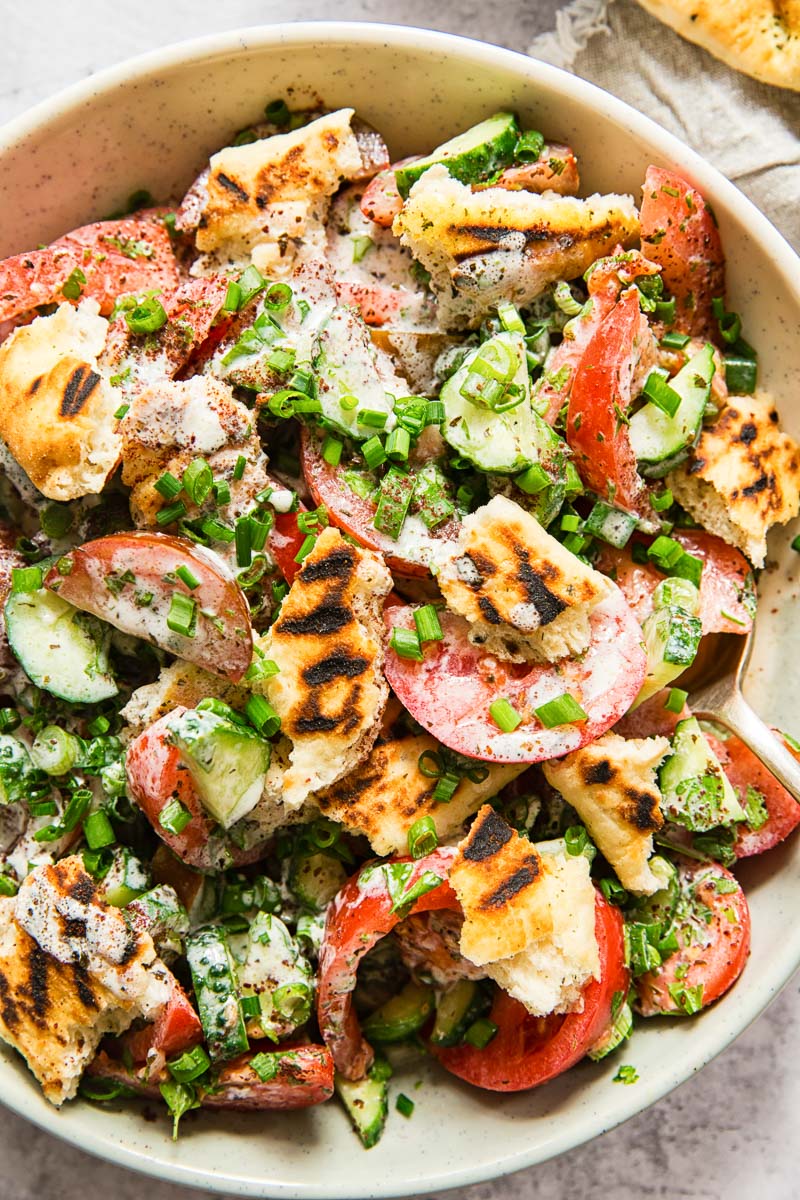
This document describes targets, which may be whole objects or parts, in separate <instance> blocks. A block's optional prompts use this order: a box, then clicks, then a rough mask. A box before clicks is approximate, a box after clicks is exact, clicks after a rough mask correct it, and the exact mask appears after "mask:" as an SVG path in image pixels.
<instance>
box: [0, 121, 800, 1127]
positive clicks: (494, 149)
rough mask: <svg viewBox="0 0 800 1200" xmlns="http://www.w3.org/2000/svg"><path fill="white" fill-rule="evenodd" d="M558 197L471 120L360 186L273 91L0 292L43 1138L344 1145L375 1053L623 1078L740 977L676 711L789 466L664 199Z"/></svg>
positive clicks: (11, 847) (742, 752) (716, 850)
mask: <svg viewBox="0 0 800 1200" xmlns="http://www.w3.org/2000/svg"><path fill="white" fill-rule="evenodd" d="M556 132H557V131H556ZM580 191H581V185H580V162H579V161H578V159H577V157H576V155H575V153H574V152H573V150H572V149H571V147H570V146H568V145H564V144H561V143H559V142H558V141H557V140H555V139H554V138H551V136H550V135H549V133H548V134H547V135H545V134H542V133H540V132H539V131H537V130H533V129H527V128H523V127H521V125H520V123H519V121H518V119H517V117H516V115H515V114H514V113H513V112H496V113H494V114H489V115H487V117H486V119H485V120H483V121H482V122H480V123H479V124H478V125H477V126H475V127H473V128H471V129H468V130H466V131H464V132H461V133H459V134H458V135H457V136H455V137H454V138H452V139H451V140H450V141H447V142H445V143H444V144H443V145H440V146H438V147H436V148H434V149H432V150H430V151H429V152H427V153H425V154H424V155H421V156H418V157H414V158H409V159H405V160H402V161H400V162H395V163H392V162H390V160H389V154H388V151H387V149H386V146H385V144H384V142H383V139H382V137H381V135H380V132H379V131H377V130H375V129H373V128H371V127H370V126H369V125H367V124H366V123H365V122H363V121H362V120H360V119H359V117H358V116H357V115H356V113H355V112H354V110H353V109H352V108H341V109H337V110H333V111H327V110H325V109H321V108H320V109H309V110H299V111H291V110H290V108H289V107H288V105H287V104H286V102H285V101H284V100H278V101H275V102H272V103H270V104H269V105H268V106H267V108H266V111H265V120H264V122H263V123H261V124H257V125H255V126H253V127H252V128H247V129H243V130H240V131H239V132H238V133H237V134H236V135H235V136H234V137H233V139H232V140H231V143H230V144H229V145H226V146H224V147H223V148H222V149H220V150H219V151H218V152H217V153H216V154H214V155H213V156H212V157H211V159H210V162H209V164H208V167H207V169H206V170H205V171H203V173H202V174H201V175H200V176H199V177H198V179H197V180H196V181H195V183H194V184H193V185H192V187H191V188H190V189H189V191H188V193H187V194H186V195H185V196H184V197H183V199H182V200H181V201H180V203H177V204H163V205H159V204H156V203H155V202H154V201H153V199H152V197H150V196H148V195H146V194H137V195H136V196H134V197H132V198H131V203H130V206H129V208H130V211H128V212H126V213H119V214H114V215H111V216H109V217H108V218H106V219H104V220H100V221H97V222H95V223H93V224H91V225H87V226H84V227H82V228H80V229H77V230H73V231H72V232H69V233H66V234H64V236H63V237H61V238H59V239H58V240H56V241H55V242H53V243H52V244H50V245H47V246H41V247H39V248H38V249H35V250H31V251H30V252H28V253H23V254H19V255H17V256H15V257H13V258H10V259H7V260H6V261H5V262H3V263H0V333H2V343H1V344H0V439H1V440H0V462H1V463H2V468H3V472H2V479H0V504H2V515H3V525H2V530H1V531H0V533H1V536H2V558H1V561H0V587H2V592H3V596H2V602H3V625H4V639H3V644H2V647H1V648H0V652H1V653H2V663H0V667H2V672H3V677H2V704H1V705H0V1037H2V1039H3V1040H4V1041H5V1042H7V1043H8V1044H9V1045H10V1046H12V1047H14V1048H15V1049H16V1050H17V1051H19V1053H20V1054H21V1055H22V1056H23V1057H24V1059H25V1060H26V1061H27V1064H28V1066H29V1068H30V1070H31V1072H32V1074H33V1075H34V1076H35V1078H36V1079H37V1080H38V1082H39V1084H40V1085H41V1087H42V1089H43V1092H44V1094H45V1096H46V1097H47V1099H48V1100H50V1101H52V1103H53V1104H54V1105H61V1104H63V1103H65V1102H67V1101H70V1100H72V1099H73V1098H74V1097H75V1096H77V1095H80V1096H82V1097H84V1098H85V1099H87V1100H90V1101H93V1102H96V1103H106V1102H109V1101H117V1100H119V1099H120V1098H125V1097H128V1096H146V1097H150V1098H154V1099H156V1100H160V1101H163V1104H164V1109H165V1112H166V1111H167V1110H169V1112H170V1113H171V1114H172V1119H173V1123H174V1129H175V1132H176V1134H177V1131H178V1128H179V1123H180V1121H181V1119H182V1117H183V1116H184V1115H185V1114H186V1113H187V1112H188V1111H190V1110H192V1109H194V1108H198V1107H207V1108H212V1109H213V1108H217V1109H221V1108H227V1109H255V1110H286V1109H297V1108H304V1107H309V1106H312V1105H317V1104H321V1103H325V1102H327V1101H329V1100H331V1099H333V1098H334V1097H335V1098H337V1099H338V1100H339V1101H340V1102H341V1103H342V1104H343V1106H344V1107H345V1108H346V1110H347V1112H348V1113H349V1115H350V1118H351V1120H352V1123H353V1126H354V1129H355V1131H356V1133H357V1134H358V1135H359V1137H360V1138H361V1141H362V1142H363V1144H364V1145H365V1146H366V1147H370V1146H373V1145H374V1144H375V1143H376V1142H377V1140H378V1139H379V1137H380V1136H381V1134H382V1132H383V1129H384V1125H385V1122H386V1118H387V1110H388V1080H389V1078H390V1076H391V1073H392V1062H393V1060H395V1061H396V1060H397V1059H398V1056H400V1057H401V1058H405V1060H406V1061H407V1058H408V1056H409V1055H411V1056H413V1055H427V1056H431V1057H432V1058H433V1059H434V1060H436V1062H437V1064H438V1066H439V1068H440V1069H441V1070H442V1071H443V1072H449V1073H450V1074H451V1075H453V1076H455V1077H457V1078H458V1079H460V1080H463V1081H465V1082H466V1083H468V1084H471V1085H473V1086H474V1087H476V1088H481V1089H486V1090H489V1091H500V1092H519V1091H525V1090H527V1089H530V1088H534V1087H538V1086H541V1085H545V1084H546V1083H547V1082H548V1081H549V1080H551V1079H553V1078H554V1077H555V1076H557V1075H559V1074H561V1073H562V1072H564V1071H566V1070H568V1069H569V1068H570V1067H572V1066H573V1065H574V1064H575V1063H577V1062H578V1061H579V1060H583V1059H585V1058H586V1057H587V1056H588V1058H589V1059H591V1060H595V1061H596V1062H600V1061H602V1060H606V1059H607V1058H608V1056H612V1055H613V1056H614V1057H613V1059H611V1060H610V1061H611V1062H612V1064H613V1063H615V1064H616V1065H615V1067H614V1069H615V1070H616V1071H617V1074H618V1075H619V1077H620V1079H621V1080H622V1081H623V1082H624V1081H625V1080H626V1077H627V1076H628V1075H629V1074H630V1072H631V1071H632V1070H633V1069H632V1068H631V1067H629V1066H627V1065H626V1064H625V1063H624V1061H623V1059H624V1050H622V1049H621V1048H622V1047H624V1045H625V1044H626V1043H627V1040H628V1038H630V1037H631V1036H633V1037H635V1036H636V1026H637V1024H639V1023H640V1022H642V1021H650V1020H652V1019H658V1018H659V1017H662V1016H664V1015H667V1016H671V1017H681V1018H689V1017H693V1016H695V1015H696V1014H698V1013H700V1012H701V1011H702V1010H703V1009H704V1008H705V1007H707V1006H708V1005H710V1004H712V1003H714V1002H716V1001H717V1000H719V998H720V997H722V996H723V994H724V993H725V992H726V991H727V990H728V989H729V988H730V987H731V986H732V985H733V984H734V983H735V981H736V980H737V978H738V977H739V975H740V973H741V971H742V970H743V969H744V968H745V965H746V960H747V956H748V952H749V946H750V918H749V911H748V905H747V899H746V896H745V894H744V891H743V889H742V886H741V885H740V883H739V882H738V880H737V877H736V864H737V862H738V861H739V860H740V859H742V858H745V857H748V856H751V855H754V854H759V853H762V852H765V851H768V850H769V849H771V848H772V847H774V846H775V845H777V844H778V843H779V842H780V841H782V840H783V839H784V838H786V837H787V836H788V835H789V834H790V833H791V831H792V830H793V829H794V828H795V826H796V825H797V824H798V823H800V807H798V806H797V805H796V803H795V801H794V800H793V799H792V797H791V796H790V795H789V793H788V792H786V791H785V790H784V789H783V788H782V786H781V785H780V784H779V783H778V781H777V780H776V779H774V778H773V777H772V776H771V775H770V774H769V773H768V772H767V771H766V770H765V768H764V767H763V766H762V765H761V763H760V762H759V761H758V760H757V759H756V758H755V757H754V756H753V754H752V753H751V752H750V751H749V750H748V749H747V748H746V747H745V746H744V745H743V743H742V742H740V741H739V740H738V739H737V738H736V737H734V736H729V735H728V734H726V733H725V731H724V730H722V729H719V728H716V727H714V726H712V725H709V724H708V723H706V722H701V721H699V720H698V719H697V717H695V716H694V715H693V714H692V713H691V711H690V710H689V709H688V707H687V705H686V700H687V691H686V690H684V689H682V688H681V686H680V683H681V676H682V675H683V673H684V672H685V671H686V670H687V669H688V668H689V667H691V665H692V663H693V662H694V661H695V659H696V658H697V655H698V653H700V652H701V647H702V646H703V641H704V639H705V638H713V636H714V635H715V634H719V633H729V634H738V635H741V636H746V635H747V634H748V633H749V632H750V630H751V628H752V624H753V621H754V618H755V613H756V604H757V596H756V588H755V576H754V572H756V571H758V570H759V569H761V568H762V567H763V566H764V564H765V556H766V535H767V533H768V531H769V529H770V528H771V527H772V526H773V525H776V524H783V523H786V522H788V521H789V520H791V519H793V518H794V517H796V516H797V514H798V507H799V506H800V491H799V488H800V484H799V483H798V480H800V451H799V450H798V447H797V445H796V444H795V443H794V442H793V441H792V439H791V438H790V437H789V436H788V435H787V434H786V433H784V432H783V431H782V429H781V424H780V417H779V412H778V407H776V404H777V405H778V406H779V404H780V397H778V398H775V397H773V396H771V395H768V394H766V393H765V392H764V391H763V390H762V389H760V388H759V383H758V360H757V350H756V348H754V347H753V346H752V345H751V344H750V343H749V342H748V341H747V340H746V338H745V336H744V333H743V331H742V328H741V320H740V318H739V316H738V315H737V312H736V310H735V297H728V296H727V295H726V288H725V257H724V247H723V245H722V243H721V238H720V234H719V231H718V228H717V224H716V220H715V217H714V213H713V211H712V210H711V208H710V206H709V205H708V204H707V203H706V201H705V200H704V198H703V196H702V195H701V194H700V193H699V192H698V191H697V190H696V189H695V188H694V187H693V186H692V185H691V183H690V182H688V181H686V180H685V179H683V178H681V177H680V176H679V175H677V174H676V173H674V172H672V171H669V170H666V169H663V168H660V167H655V166H653V167H651V168H650V169H649V170H648V171H647V172H646V175H645V178H644V179H643V180H642V191H641V195H637V196H630V195H617V194H602V195H601V194H596V195H591V196H588V197H581V195H580ZM708 644H709V643H706V645H708ZM783 737H784V741H785V743H786V745H787V746H789V748H790V749H791V750H792V751H793V752H796V753H798V754H800V747H798V745H797V744H796V743H795V742H794V741H793V739H791V738H790V737H789V736H788V735H783ZM606 1065H607V1064H606ZM596 1069H597V1070H601V1069H605V1068H604V1067H600V1066H598V1067H597V1068H596ZM396 1107H397V1109H398V1110H399V1112H400V1114H401V1115H402V1116H406V1117H408V1116H410V1115H411V1113H412V1112H413V1108H414V1101H413V1099H412V1098H410V1097H409V1096H407V1095H405V1094H401V1095H400V1096H398V1097H397V1099H396Z"/></svg>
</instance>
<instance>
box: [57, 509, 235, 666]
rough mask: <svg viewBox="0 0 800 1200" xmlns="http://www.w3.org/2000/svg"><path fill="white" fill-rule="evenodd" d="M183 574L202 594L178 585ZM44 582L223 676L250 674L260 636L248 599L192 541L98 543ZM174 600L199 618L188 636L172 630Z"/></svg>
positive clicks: (158, 537)
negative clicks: (255, 633) (254, 628)
mask: <svg viewBox="0 0 800 1200" xmlns="http://www.w3.org/2000/svg"><path fill="white" fill-rule="evenodd" d="M180 567H184V568H186V570H188V571H189V572H191V574H192V575H193V576H194V577H195V579H196V580H197V581H198V583H197V586H196V587H195V588H189V587H188V586H187V584H185V583H184V582H183V581H182V580H180V579H178V578H177V577H176V575H175V572H176V570H178V569H179V568H180ZM65 571H66V572H67V573H65ZM44 582H45V586H46V587H49V588H52V590H53V591H54V592H58V594H59V595H60V596H62V597H63V599H64V600H67V601H69V603H70V604H74V605H75V607H76V608H80V609H83V610H84V611H85V612H91V613H94V614H95V616H98V617H101V618H102V619H103V620H104V621H108V623H109V625H113V626H114V627H115V628H116V629H121V630H122V631H123V633H130V634H133V636H134V637H140V638H143V639H144V640H145V641H147V642H152V643H153V644H154V645H156V646H161V648H162V649H164V650H168V651H169V652H170V654H175V655H177V656H178V658H183V659H186V661H187V662H193V663H197V664H198V665H199V666H201V667H205V669H206V670H207V671H212V672H213V673H214V674H215V675H223V676H225V677H226V678H227V679H231V680H233V681H234V682H238V681H239V680H240V679H241V678H242V676H243V675H244V673H245V671H246V670H247V668H248V667H249V666H250V659H251V658H252V656H253V631H252V627H251V625H250V612H249V609H248V607H247V601H246V599H245V597H244V592H243V591H242V589H241V588H240V587H239V585H238V583H236V581H235V580H234V579H233V577H232V576H231V575H230V573H229V572H228V570H227V568H226V567H225V565H224V563H222V562H221V561H220V560H219V559H218V558H217V557H216V555H213V554H211V553H210V552H209V551H208V550H205V549H203V547H201V546H195V545H194V544H193V543H192V542H190V541H189V540H188V539H187V538H180V537H171V536H170V535H169V534H165V533H116V534H112V535H111V536H110V537H104V538H97V539H96V540H95V541H93V542H85V543H84V545H83V546H78V547H77V548H76V549H75V550H71V551H70V552H69V555H68V556H66V557H65V558H62V559H60V560H59V562H58V563H57V564H56V565H55V566H54V567H52V568H51V570H50V571H49V572H48V574H47V577H46V578H45V581H44ZM174 596H180V597H182V598H183V599H184V600H185V601H186V603H187V604H189V611H191V612H193V614H194V632H192V633H190V634H188V635H184V634H183V633H180V632H176V631H175V630H172V629H170V628H169V626H168V624H167V620H168V617H169V613H170V611H171V606H172V605H173V603H174V602H173V597H174ZM148 597H149V599H148ZM192 605H193V607H192Z"/></svg>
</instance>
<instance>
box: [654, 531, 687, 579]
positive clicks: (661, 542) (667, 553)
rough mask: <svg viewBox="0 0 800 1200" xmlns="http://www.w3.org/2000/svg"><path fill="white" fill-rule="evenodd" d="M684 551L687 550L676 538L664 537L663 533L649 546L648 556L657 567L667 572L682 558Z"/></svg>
mask: <svg viewBox="0 0 800 1200" xmlns="http://www.w3.org/2000/svg"><path fill="white" fill-rule="evenodd" d="M684 553H685V551H684V549H683V546H682V545H681V544H680V542H676V541H675V539H674V538H669V537H664V536H663V535H662V536H661V537H657V538H656V540H655V541H654V542H653V543H652V545H650V546H648V548H647V557H648V558H649V559H651V560H652V561H653V562H654V563H655V564H656V566H657V567H660V568H661V569H662V570H663V571H667V572H669V571H670V569H671V568H672V567H673V566H674V565H675V564H676V563H677V562H678V561H679V560H680V558H681V557H682V555H683V554H684Z"/></svg>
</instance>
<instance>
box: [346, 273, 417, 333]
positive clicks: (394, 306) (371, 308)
mask: <svg viewBox="0 0 800 1200" xmlns="http://www.w3.org/2000/svg"><path fill="white" fill-rule="evenodd" d="M336 296H337V299H338V300H339V301H340V303H342V304H352V305H354V306H355V307H356V308H357V309H358V310H359V312H360V313H361V316H362V317H363V319H364V320H365V321H366V323H367V325H376V326H378V327H380V326H381V325H387V324H390V323H391V322H393V321H397V320H398V319H399V317H400V314H401V312H402V311H403V309H404V308H408V305H409V304H410V303H411V301H412V300H413V299H414V293H413V292H410V291H409V290H408V288H404V287H397V288H393V287H388V286H387V285H385V284H381V283H351V282H350V280H347V279H339V280H337V281H336Z"/></svg>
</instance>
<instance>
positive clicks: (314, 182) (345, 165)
mask: <svg viewBox="0 0 800 1200" xmlns="http://www.w3.org/2000/svg"><path fill="white" fill-rule="evenodd" d="M352 118H353V109H352V108H342V109H339V110H338V111H337V112H332V113H327V114H326V115H325V116H322V117H318V118H317V120H316V121H311V123H310V124H308V125H304V126H303V127H302V128H300V129H295V130H293V131H292V132H291V133H280V134H276V135H275V136H274V137H268V138H262V139H260V140H259V141H257V142H251V143H250V144H249V145H246V146H227V147H225V149H223V150H220V151H219V153H218V154H215V155H214V156H213V157H212V159H211V163H210V170H209V173H208V179H207V181H206V185H205V193H206V199H205V204H204V206H203V211H202V214H201V216H200V221H199V225H198V228H197V233H196V238H195V240H196V244H197V249H198V250H200V251H202V252H203V254H202V257H201V259H200V260H199V261H198V262H196V263H195V264H194V266H193V268H192V273H193V274H195V275H198V274H201V275H205V274H213V273H214V272H216V271H220V270H224V269H225V268H226V267H229V266H233V265H241V264H243V263H247V262H250V261H251V259H252V262H253V263H254V264H255V265H256V266H257V267H258V268H259V269H260V270H261V271H264V272H265V273H266V274H269V275H271V276H272V277H273V278H274V277H275V276H277V275H285V274H287V273H290V272H291V268H292V265H293V263H294V261H295V259H296V257H297V255H298V253H300V255H301V256H302V257H305V256H306V255H307V252H308V251H309V250H310V251H312V252H313V251H316V252H317V253H319V252H324V250H325V229H324V225H323V222H324V220H325V216H326V215H327V208H328V202H329V200H330V197H331V196H332V195H333V193H334V192H335V191H336V190H337V188H338V187H339V185H340V184H341V183H343V182H344V180H347V179H356V178H358V176H359V175H360V174H361V172H362V170H363V167H362V158H361V152H360V150H359V146H358V142H357V140H356V137H355V134H354V133H353V131H352V129H351V121H352Z"/></svg>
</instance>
